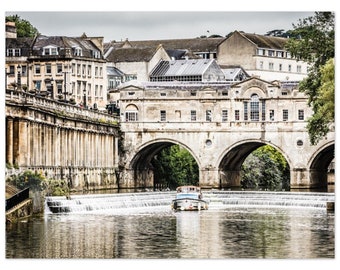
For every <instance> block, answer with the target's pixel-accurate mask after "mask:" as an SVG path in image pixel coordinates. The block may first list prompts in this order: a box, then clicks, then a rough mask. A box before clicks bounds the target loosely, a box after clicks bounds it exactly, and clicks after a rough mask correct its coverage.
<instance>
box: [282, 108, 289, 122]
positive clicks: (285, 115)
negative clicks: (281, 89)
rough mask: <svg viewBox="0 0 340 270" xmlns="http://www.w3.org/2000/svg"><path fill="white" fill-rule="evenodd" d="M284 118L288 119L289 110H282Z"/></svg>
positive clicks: (284, 119)
mask: <svg viewBox="0 0 340 270" xmlns="http://www.w3.org/2000/svg"><path fill="white" fill-rule="evenodd" d="M282 120H283V121H288V110H286V109H285V110H282Z"/></svg>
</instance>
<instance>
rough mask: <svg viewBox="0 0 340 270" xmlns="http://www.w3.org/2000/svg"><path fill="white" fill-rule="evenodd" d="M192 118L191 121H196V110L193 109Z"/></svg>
mask: <svg viewBox="0 0 340 270" xmlns="http://www.w3.org/2000/svg"><path fill="white" fill-rule="evenodd" d="M190 118H191V121H196V120H197V115H196V111H191V112H190Z"/></svg>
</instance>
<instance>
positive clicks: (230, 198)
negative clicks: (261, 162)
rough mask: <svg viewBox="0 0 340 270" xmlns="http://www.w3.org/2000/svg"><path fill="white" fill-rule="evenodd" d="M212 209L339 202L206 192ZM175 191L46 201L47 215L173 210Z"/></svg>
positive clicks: (329, 197) (327, 196)
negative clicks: (156, 208) (172, 203)
mask: <svg viewBox="0 0 340 270" xmlns="http://www.w3.org/2000/svg"><path fill="white" fill-rule="evenodd" d="M202 193H203V196H204V198H205V199H206V200H208V201H209V209H210V210H214V209H223V208H229V207H234V208H236V207H262V208H263V207H269V208H270V207H310V208H324V209H325V210H326V209H327V203H329V202H333V203H334V201H335V195H334V193H321V192H269V191H263V192H261V191H219V190H209V191H203V192H202ZM175 195H176V192H175V191H166V192H165V191H164V192H163V191H159V192H139V193H116V194H91V195H72V196H70V197H68V198H67V197H65V196H63V197H61V196H54V197H46V206H45V207H46V209H45V212H46V213H47V214H54V213H86V212H100V213H104V214H110V213H114V212H115V211H122V210H123V211H126V210H132V211H133V210H134V209H135V210H136V209H141V208H143V209H149V210H152V209H153V208H155V207H164V209H167V208H168V209H169V210H170V205H171V201H172V200H173V199H174V198H175Z"/></svg>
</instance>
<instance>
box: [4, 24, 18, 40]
mask: <svg viewBox="0 0 340 270" xmlns="http://www.w3.org/2000/svg"><path fill="white" fill-rule="evenodd" d="M6 38H17V28H16V26H15V22H6Z"/></svg>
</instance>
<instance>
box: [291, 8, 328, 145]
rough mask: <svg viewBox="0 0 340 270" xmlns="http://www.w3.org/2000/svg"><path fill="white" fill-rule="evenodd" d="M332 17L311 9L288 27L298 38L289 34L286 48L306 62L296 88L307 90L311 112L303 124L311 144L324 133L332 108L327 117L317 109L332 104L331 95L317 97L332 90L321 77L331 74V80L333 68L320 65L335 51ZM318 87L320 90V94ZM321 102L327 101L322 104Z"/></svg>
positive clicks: (326, 130)
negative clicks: (305, 73) (312, 14)
mask: <svg viewBox="0 0 340 270" xmlns="http://www.w3.org/2000/svg"><path fill="white" fill-rule="evenodd" d="M334 18H335V16H334V13H333V12H315V15H314V16H311V17H308V18H305V19H300V20H299V23H298V24H297V25H293V26H294V30H293V31H292V33H293V34H294V37H298V38H294V37H293V38H290V39H289V40H288V42H287V44H286V49H287V50H288V51H289V52H290V53H291V55H292V56H293V57H295V58H297V59H300V60H303V61H306V62H307V63H309V64H310V67H309V69H308V76H307V77H306V78H305V79H304V80H303V81H301V83H300V85H299V88H300V91H303V92H305V93H306V94H307V96H308V98H309V99H308V104H309V106H311V107H312V109H313V112H314V115H313V116H312V118H311V119H309V122H308V126H307V128H308V133H309V136H310V141H311V143H312V144H317V143H318V141H319V140H320V139H321V138H323V137H324V136H326V134H327V133H328V131H329V126H330V125H331V124H332V122H333V120H334V110H333V111H331V112H330V113H331V115H330V116H329V117H327V118H326V117H321V112H322V110H323V109H322V110H321V111H320V109H321V108H323V107H334V102H335V101H334V98H328V99H324V100H323V101H322V102H320V101H318V99H319V98H320V97H321V96H324V95H326V96H328V97H332V96H333V97H334V90H332V89H331V88H327V87H324V86H323V84H324V83H325V80H324V79H322V78H325V77H331V78H332V77H333V82H334V68H333V70H332V69H331V68H324V66H325V65H326V63H327V61H328V60H330V59H332V58H334V55H335V38H334V37H335V30H334V25H335V23H334ZM330 65H331V63H330ZM333 66H334V64H333ZM322 70H323V71H322ZM322 72H323V73H325V72H326V73H327V72H333V75H332V74H329V75H326V74H322ZM330 84H332V83H330ZM320 91H323V92H324V93H323V94H321V93H319V92H320ZM328 91H329V93H328V94H326V93H325V92H328ZM332 91H333V95H332ZM325 102H327V103H329V104H328V105H326V104H325ZM321 105H322V106H321Z"/></svg>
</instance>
